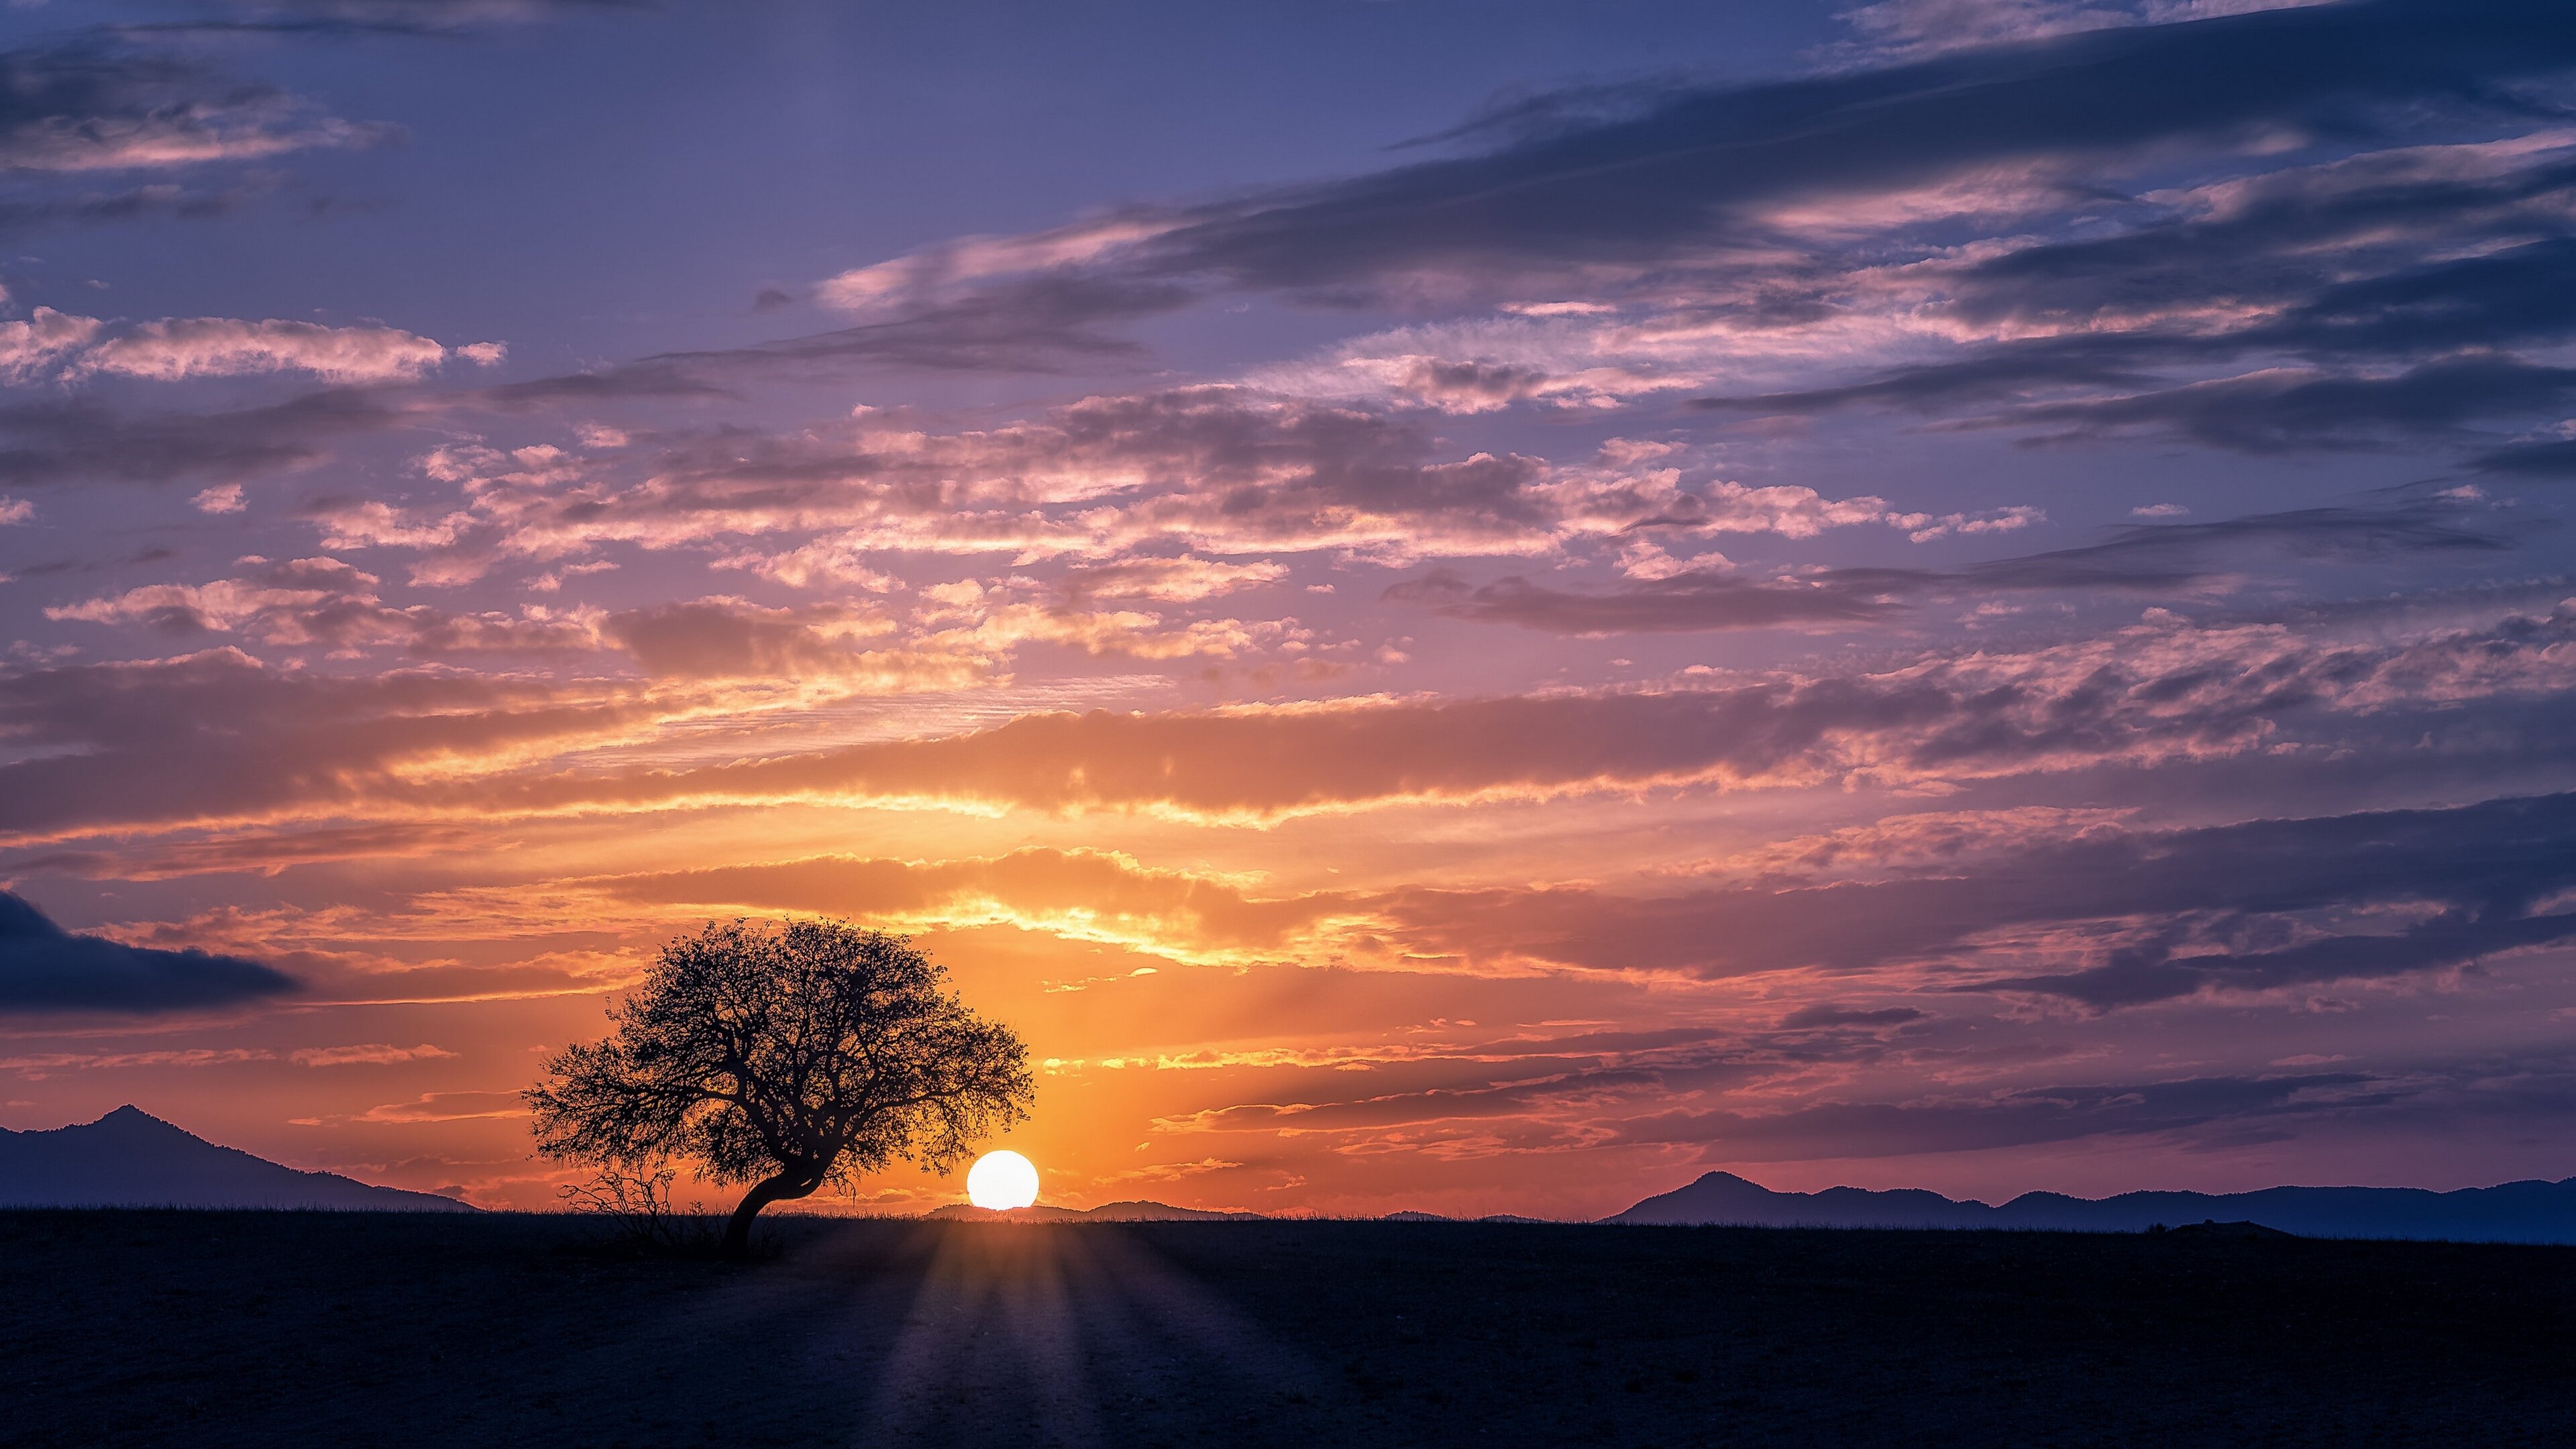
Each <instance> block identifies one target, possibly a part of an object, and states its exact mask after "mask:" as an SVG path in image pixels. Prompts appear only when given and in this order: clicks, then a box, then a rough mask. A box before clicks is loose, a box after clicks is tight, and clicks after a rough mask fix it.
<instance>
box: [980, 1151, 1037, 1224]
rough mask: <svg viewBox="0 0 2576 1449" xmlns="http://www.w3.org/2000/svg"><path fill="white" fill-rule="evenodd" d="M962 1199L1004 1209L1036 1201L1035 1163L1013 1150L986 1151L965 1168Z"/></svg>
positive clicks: (999, 1209) (1021, 1206) (1003, 1210)
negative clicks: (963, 1197)
mask: <svg viewBox="0 0 2576 1449" xmlns="http://www.w3.org/2000/svg"><path fill="white" fill-rule="evenodd" d="M966 1200H967V1201H968V1202H971V1203H973V1204H974V1205H975V1206H977V1207H979V1208H991V1209H993V1210H994V1211H995V1212H1008V1211H1009V1210H1011V1209H1012V1208H1024V1207H1027V1206H1028V1205H1029V1204H1030V1203H1033V1202H1036V1201H1037V1200H1038V1165H1037V1164H1036V1163H1034V1162H1031V1161H1029V1160H1028V1159H1027V1158H1025V1157H1022V1156H1021V1155H1020V1154H1018V1153H1016V1152H1010V1151H1003V1152H987V1153H985V1154H984V1155H983V1156H981V1157H978V1158H976V1159H975V1165H974V1166H973V1167H970V1168H968V1169H966Z"/></svg>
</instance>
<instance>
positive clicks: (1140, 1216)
mask: <svg viewBox="0 0 2576 1449" xmlns="http://www.w3.org/2000/svg"><path fill="white" fill-rule="evenodd" d="M923 1216H924V1217H932V1218H939V1219H943V1220H947V1221H956V1222H975V1223H981V1222H1011V1223H1219V1222H1225V1223H1235V1222H1245V1223H1248V1222H1258V1221H1260V1220H1261V1216H1262V1215H1261V1214H1259V1213H1212V1212H1203V1211H1201V1210H1199V1209H1197V1208H1180V1207H1173V1206H1172V1205H1171V1204H1169V1203H1159V1202H1105V1203H1102V1204H1101V1205H1100V1206H1098V1207H1096V1208H1060V1207H1024V1208H1012V1209H1010V1210H1009V1211H1007V1212H995V1211H994V1210H993V1209H991V1208H979V1207H976V1206H975V1205H974V1204H972V1203H962V1202H953V1203H950V1204H949V1205H948V1206H946V1207H943V1208H933V1209H932V1210H931V1211H929V1212H927V1213H925V1214H923Z"/></svg>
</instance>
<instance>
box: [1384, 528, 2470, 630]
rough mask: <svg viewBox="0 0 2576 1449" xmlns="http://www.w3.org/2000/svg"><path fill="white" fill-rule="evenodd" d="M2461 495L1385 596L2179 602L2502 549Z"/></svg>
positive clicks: (1681, 605) (1689, 625)
mask: <svg viewBox="0 0 2576 1449" xmlns="http://www.w3.org/2000/svg"><path fill="white" fill-rule="evenodd" d="M2474 520H2475V515H2474V514H2473V512H2472V511H2471V509H2470V507H2468V506H2466V505H2465V504H2464V503H2463V502H2462V501H2461V500H2459V499H2456V498H2448V497H2434V498H2429V499H2416V500H2411V501H2408V502H2404V503H2399V504H2396V505H2393V506H2379V507H2352V506H2337V507H2323V508H2303V509H2293V510H2288V511H2284V512H2280V513H2258V514H2248V515H2246V516H2244V517H2242V518H2233V519H2225V520H2220V521H2215V522H2210V523H2179V524H2177V523H2153V524H2132V525H2129V526H2127V527H2124V528H2118V529H2114V530H2112V531H2111V534H2110V536H2109V537H2108V538H2106V539H2104V540H2103V541H2101V542H2099V543H2094V544H2087V545H2083V546H2081V547H2077V548H2067V549H2055V550H2051V551H2049V552H2046V553H2038V554H2026V555H2022V556H2020V557H2014V558H2001V559H1990V560H1987V561H1985V562H1983V563H1977V564H1971V565H1969V566H1967V567H1965V568H1961V569H1953V570H1930V569H1900V568H1840V569H1813V570H1808V571H1805V572H1800V573H1792V574H1786V575H1782V576H1779V577H1773V578H1749V577H1745V576H1743V575H1741V574H1738V573H1735V572H1731V571H1728V570H1724V569H1680V570H1676V571H1673V572H1668V573H1661V574H1660V575H1659V576H1653V577H1643V578H1634V579H1631V580H1629V581H1626V582H1624V583H1622V584H1620V585H1619V586H1618V587H1616V588H1614V589H1608V590H1596V591H1591V592H1577V591H1573V590H1565V589H1553V588H1549V587H1547V586H1545V585H1541V584H1535V583H1532V582H1530V581H1529V580H1527V579H1525V578H1522V577H1519V576H1507V577H1505V578H1501V579H1498V580H1496V581H1494V582H1492V583H1489V584H1484V585H1470V584H1469V583H1468V582H1467V580H1466V579H1465V578H1463V577H1462V576H1460V575H1459V574H1457V573H1456V572H1455V571H1453V570H1449V569H1434V570H1432V571H1431V572H1430V573H1428V574H1426V575H1425V576H1423V577H1422V578H1420V579H1416V580H1411V581H1408V582H1405V583H1400V584H1395V585H1392V586H1390V587H1389V588H1387V589H1386V591H1385V592H1384V593H1383V594H1382V595H1381V596H1380V597H1382V598H1384V599H1387V600H1390V601H1395V602H1405V603H1414V604H1421V605H1424V606H1427V607H1429V608H1430V609H1431V610H1432V611H1433V612H1435V613H1438V614H1441V615H1444V616H1446V617H1448V618H1453V619H1469V620H1474V621H1477V622H1480V623H1498V624H1516V625H1519V626H1520V627H1522V628H1525V629H1537V630H1542V631H1544V632H1547V633H1554V634H1573V635H1582V636H1595V637H1597V636H1601V635H1608V634H1655V633H1684V632H1697V631H1707V630H1720V629H1754V628H1803V629H1810V630H1827V629H1842V628H1851V627H1856V626H1861V625H1868V624H1876V623H1880V622H1883V621H1885V620H1887V619H1889V618H1891V617H1893V616H1895V615H1897V614H1899V613H1901V612H1903V611H1905V610H1906V609H1908V608H1909V607H1911V606H1912V605H1913V604H1914V603H1915V602H1917V601H1919V600H1922V599H1924V598H1927V597H1959V596H1975V595H1978V594H1992V593H2002V592H2026V591H2042V590H2076V591H2083V592H2086V593H2092V594H2099V593H2101V592H2103V591H2106V590H2120V591H2124V592H2133V593H2148V594H2170V593H2172V592H2174V591H2176V590H2180V589H2184V588H2187V587H2189V586H2193V585H2196V584H2201V583H2204V582H2206V581H2209V580H2212V579H2214V578H2216V577H2217V576H2218V575H2219V572H2220V570H2221V569H2222V568H2223V567H2224V566H2225V564H2226V561H2227V560H2228V559H2230V558H2231V556H2240V555H2243V554H2245V553H2249V552H2254V551H2261V552H2267V553H2273V554H2285V555H2288V556H2291V557H2296V558H2306V559H2326V560H2343V561H2351V560H2365V559H2376V558H2389V557H2394V556H2398V555H2404V554H2447V555H2462V554H2481V553H2502V552H2505V551H2508V550H2510V549H2511V548H2512V547H2513V546H2514V544H2513V539H2512V538H2511V537H2510V536H2509V535H2504V534H2498V533H2493V532H2488V531H2484V530H2481V529H2479V528H2477V527H2474V526H2473V522H2474Z"/></svg>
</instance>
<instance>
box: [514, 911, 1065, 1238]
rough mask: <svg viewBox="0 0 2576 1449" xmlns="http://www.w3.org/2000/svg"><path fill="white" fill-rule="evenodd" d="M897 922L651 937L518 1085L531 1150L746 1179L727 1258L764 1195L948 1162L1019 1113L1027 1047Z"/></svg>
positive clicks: (1024, 1107)
mask: <svg viewBox="0 0 2576 1449" xmlns="http://www.w3.org/2000/svg"><path fill="white" fill-rule="evenodd" d="M946 980H947V972H946V971H945V970H943V969H942V968H941V967H940V966H938V965H937V964H936V963H934V962H932V961H931V959H930V958H929V957H927V956H925V955H923V954H922V953H921V952H919V951H917V950H915V949H913V947H912V945H911V944H910V942H908V941H907V940H906V939H905V938H903V937H901V936H889V935H885V934H883V933H882V932H878V931H867V930H861V929H859V928H857V927H855V926H852V925H850V924H848V923H847V922H844V921H830V920H822V921H794V922H790V923H788V924H786V925H784V926H773V925H770V924H767V923H755V922H751V921H740V920H738V921H733V922H730V923H726V924H710V925H709V926H707V927H706V929H704V930H702V931H700V932H698V933H697V934H696V935H694V936H687V937H683V938H681V939H680V940H677V941H673V942H671V943H670V944H669V945H667V946H664V947H663V948H662V954H661V957H660V959H659V960H657V961H656V962H655V963H654V966H653V970H652V974H651V975H650V976H648V977H647V978H646V979H645V982H644V984H643V987H642V988H641V989H640V990H638V991H636V992H635V993H634V994H633V995H632V996H629V997H627V998H626V999H625V1000H624V1001H622V1002H620V1003H619V1004H618V1005H617V1006H616V1007H615V1008H613V1009H612V1010H611V1012H610V1016H611V1017H612V1018H613V1019H614V1020H615V1021H616V1022H617V1030H616V1031H615V1032H614V1033H613V1034H611V1035H610V1036H609V1038H608V1039H607V1040H606V1041H602V1042H598V1043H596V1044H593V1045H589V1046H573V1047H567V1048H565V1049H564V1051H563V1052H562V1053H560V1054H559V1055H557V1056H556V1057H555V1058H554V1060H552V1061H550V1062H548V1063H547V1064H546V1071H547V1074H548V1076H549V1077H550V1078H551V1080H549V1081H547V1082H545V1083H544V1084H542V1085H540V1086H537V1087H533V1088H530V1089H529V1090H528V1092H527V1093H526V1097H527V1101H528V1105H529V1107H530V1108H531V1109H533V1111H534V1113H535V1117H536V1135H537V1147H538V1150H540V1151H542V1152H544V1153H545V1154H546V1155H548V1156H550V1157H556V1158H562V1159H566V1160H570V1161H575V1162H585V1163H592V1164H596V1165H600V1166H609V1167H621V1168H633V1167H637V1166H642V1165H649V1164H652V1163H656V1162H661V1161H666V1160H669V1159H671V1158H675V1157H686V1158H694V1159H696V1160H697V1161H698V1162H699V1163H700V1164H702V1166H703V1170H704V1172H705V1174H706V1175H707V1176H708V1177H709V1178H712V1179H713V1180H715V1181H717V1182H748V1183H751V1184H752V1187H751V1190H750V1191H749V1192H747V1193H744V1194H743V1198H742V1204H741V1206H739V1207H737V1208H735V1209H734V1213H733V1217H732V1219H731V1220H730V1221H729V1222H727V1223H726V1224H725V1233H724V1251H725V1253H726V1254H727V1255H729V1256H740V1255H741V1254H742V1253H743V1252H744V1251H745V1250H746V1249H747V1248H748V1247H749V1246H750V1243H751V1222H752V1219H753V1218H755V1217H758V1216H759V1215H760V1210H761V1209H762V1208H765V1207H767V1206H769V1205H770V1204H771V1203H774V1202H786V1201H791V1200H793V1199H796V1198H802V1197H808V1196H811V1195H812V1194H813V1193H814V1192H815V1191H816V1190H817V1189H819V1188H821V1187H822V1186H823V1185H824V1184H825V1183H834V1184H846V1183H847V1182H849V1181H850V1180H851V1179H852V1178H853V1177H855V1176H856V1175H857V1174H859V1173H863V1172H873V1171H876V1170H877V1169H880V1168H882V1167H884V1166H885V1165H886V1164H887V1163H889V1162H892V1161H893V1160H894V1159H896V1158H898V1157H909V1158H911V1159H913V1160H914V1161H916V1162H919V1163H920V1164H921V1165H922V1166H924V1167H927V1168H930V1169H931V1170H933V1171H945V1170H946V1169H948V1168H950V1167H953V1166H955V1165H956V1164H957V1162H958V1161H959V1160H961V1159H963V1158H964V1157H965V1156H966V1155H967V1153H968V1152H970V1151H971V1150H972V1149H973V1144H974V1142H975V1140H976V1139H978V1138H980V1137H983V1136H985V1135H987V1134H989V1133H992V1132H995V1131H998V1130H1000V1129H1002V1128H1005V1127H1008V1126H1010V1125H1011V1124H1012V1123H1014V1122H1017V1121H1019V1120H1020V1119H1021V1118H1023V1117H1026V1116H1027V1115H1028V1108H1029V1104H1030V1102H1031V1100H1032V1099H1033V1098H1034V1096H1035V1088H1034V1086H1033V1084H1032V1083H1031V1080H1030V1077H1029V1063H1028V1048H1027V1047H1025V1046H1023V1045H1022V1044H1021V1043H1020V1039H1019V1038H1018V1037H1016V1036H1014V1035H1012V1034H1011V1032H1010V1031H1009V1029H1008V1028H1005V1027H1002V1026H999V1025H997V1024H995V1023H992V1022H988V1021H985V1020H982V1019H981V1018H979V1017H977V1016H976V1015H975V1014H974V1013H973V1012H971V1011H969V1010H967V1009H966V1005H965V1003H964V1002H962V1001H960V1000H958V999H957V997H956V995H955V994H954V993H952V992H950V991H948V990H947V989H946Z"/></svg>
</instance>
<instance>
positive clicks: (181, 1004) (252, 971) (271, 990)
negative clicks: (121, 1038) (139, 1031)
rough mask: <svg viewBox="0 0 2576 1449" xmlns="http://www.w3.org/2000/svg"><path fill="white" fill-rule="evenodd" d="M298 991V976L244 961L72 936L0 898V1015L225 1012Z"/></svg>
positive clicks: (18, 902)
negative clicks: (214, 1008) (238, 1005)
mask: <svg viewBox="0 0 2576 1449" xmlns="http://www.w3.org/2000/svg"><path fill="white" fill-rule="evenodd" d="M295 986H296V982H295V980H294V978H293V977H290V976H288V975H286V974H285V973H283V972H281V971H278V970H276V969H274V968H272V967H268V966H263V965H261V964H260V963H259V962H257V961H252V960H248V959H245V958H243V957H240V956H218V955H215V954H213V953H211V952H207V951H162V950H154V949H151V948H149V947H143V946H127V945H122V944H120V943H118V942H115V941H110V940H108V939H106V938H105V937H102V936H81V935H74V934H73V933H71V932H69V931H66V930H64V929H63V928H62V927H60V926H57V925H55V924H54V923H53V922H52V921H50V920H47V919H46V918H45V914H44V912H42V911H39V910H37V909H36V908H35V907H34V906H32V905H30V904H28V903H27V902H26V901H25V900H24V899H22V898H20V897H18V896H15V895H12V894H10V893H9V892H7V891H0V1011H13V1012H37V1011H113V1012H124V1013H131V1014H137V1015H140V1014H148V1013H152V1012H160V1011H180V1010H184V1009H186V1008H189V1007H195V1006H222V1005H227V1004H229V1003H232V1002H236V1001H248V1000H252V999H255V998H257V997H262V996H275V995H278V994H280V993H282V992H287V991H292V990H294V989H295Z"/></svg>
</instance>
